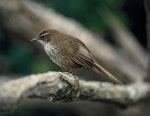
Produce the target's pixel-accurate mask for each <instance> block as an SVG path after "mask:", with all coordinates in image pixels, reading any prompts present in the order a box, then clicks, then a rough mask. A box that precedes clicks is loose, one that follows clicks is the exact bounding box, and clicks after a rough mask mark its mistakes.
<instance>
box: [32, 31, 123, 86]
mask: <svg viewBox="0 0 150 116" xmlns="http://www.w3.org/2000/svg"><path fill="white" fill-rule="evenodd" d="M34 40H38V41H39V42H40V43H42V45H43V46H44V49H45V51H46V53H47V55H48V56H49V57H50V59H51V60H52V61H53V62H54V63H56V64H57V65H59V66H60V67H62V68H65V69H68V70H69V71H72V70H75V69H78V68H81V67H85V68H88V69H91V70H93V71H95V72H97V73H102V74H103V75H105V76H106V77H108V78H110V79H111V80H113V81H115V82H117V83H120V84H121V82H120V81H119V80H118V79H116V78H115V77H114V76H113V75H112V74H111V73H109V72H108V71H107V70H106V69H104V68H103V67H102V66H100V65H99V64H98V63H97V62H96V60H95V59H94V58H93V57H92V56H91V54H90V51H89V50H88V48H87V47H86V46H85V44H84V43H83V42H81V41H80V40H79V39H77V38H75V37H73V36H70V35H67V34H64V33H61V32H59V31H57V30H54V29H45V30H42V31H41V32H40V33H39V34H38V36H37V37H35V38H33V39H32V41H34Z"/></svg>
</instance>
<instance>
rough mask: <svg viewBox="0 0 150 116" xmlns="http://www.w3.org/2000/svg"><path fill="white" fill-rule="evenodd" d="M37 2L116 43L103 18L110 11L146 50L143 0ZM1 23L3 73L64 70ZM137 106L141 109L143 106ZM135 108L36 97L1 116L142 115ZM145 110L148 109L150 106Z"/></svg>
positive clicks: (15, 73) (20, 74)
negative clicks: (56, 100)
mask: <svg viewBox="0 0 150 116" xmlns="http://www.w3.org/2000/svg"><path fill="white" fill-rule="evenodd" d="M18 2H19V1H18ZM34 2H38V3H39V4H41V5H43V7H46V8H51V9H54V10H55V11H57V12H58V13H60V14H62V15H64V16H65V17H67V18H71V19H73V20H76V21H77V22H79V23H80V24H81V25H83V26H84V27H85V28H87V29H89V30H90V31H91V32H92V33H94V34H96V35H98V36H101V37H103V38H104V39H105V41H107V42H109V43H110V44H112V45H113V44H115V43H114V37H113V36H112V29H111V28H110V25H109V24H108V23H107V21H106V20H105V18H104V17H103V13H104V11H105V10H108V11H111V13H112V14H113V15H114V16H115V17H117V19H118V20H119V21H120V22H121V23H122V24H123V25H124V26H125V27H126V28H127V29H128V30H129V31H130V32H131V33H132V34H133V35H134V36H135V37H136V39H137V40H138V41H139V42H140V43H141V45H142V46H143V47H144V49H147V42H146V41H147V40H146V30H145V29H146V27H145V25H146V23H145V22H146V21H145V10H144V4H143V0H63V1H62V0H34ZM12 5H13V4H12ZM1 12H2V11H1ZM7 15H10V14H7ZM41 17H42V14H41ZM10 20H11V19H10ZM6 23H7V22H6ZM0 24H1V26H0V74H1V75H11V76H12V78H13V77H14V78H16V77H17V76H24V75H29V74H32V73H42V72H47V71H50V70H52V71H58V70H60V71H63V69H61V68H59V67H58V66H56V65H55V64H54V63H52V62H51V61H50V60H49V59H48V58H47V59H48V60H45V57H47V56H46V54H45V53H44V52H43V53H39V52H37V51H36V50H35V49H34V45H33V44H30V43H29V41H28V42H26V44H24V41H22V40H19V39H21V38H19V37H21V36H18V38H19V39H14V37H13V36H14V35H13V36H12V35H11V34H9V30H8V29H7V28H5V26H4V24H3V23H1V21H0ZM16 25H17V22H16V23H14V24H13V26H14V27H15V26H16ZM16 35H17V34H16ZM29 39H30V38H29ZM31 46H32V47H31ZM37 102H38V103H37ZM39 104H40V105H39ZM136 107H138V108H139V107H142V106H141V105H140V106H136ZM136 107H131V108H130V109H125V110H121V109H119V108H117V107H115V106H113V105H110V104H104V103H96V102H94V103H93V102H92V103H91V102H75V103H47V102H46V101H44V100H43V101H37V100H34V101H32V103H31V101H30V100H27V101H26V102H25V103H23V105H20V106H19V107H18V108H17V109H15V110H14V111H13V112H12V113H0V116H26V115H31V116H40V115H45V116H50V115H51V116H83V115H85V116H99V115H101V116H114V115H118V116H123V115H125V116H126V115H132V116H134V115H135V116H138V115H139V116H140V115H142V112H140V111H139V110H138V108H136ZM144 110H146V111H147V110H148V109H144ZM140 113H141V114H140Z"/></svg>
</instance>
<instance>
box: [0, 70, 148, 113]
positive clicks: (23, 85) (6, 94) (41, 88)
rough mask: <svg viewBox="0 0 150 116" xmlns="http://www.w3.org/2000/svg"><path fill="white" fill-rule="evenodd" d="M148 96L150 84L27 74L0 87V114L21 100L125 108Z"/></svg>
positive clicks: (57, 74) (59, 75)
mask: <svg viewBox="0 0 150 116" xmlns="http://www.w3.org/2000/svg"><path fill="white" fill-rule="evenodd" d="M149 95H150V84H148V83H136V84H131V85H114V84H111V83H105V82H95V81H91V82H90V81H89V82H88V81H84V80H78V78H77V77H75V76H73V75H71V74H69V73H68V74H66V73H61V72H48V73H44V74H35V75H29V76H26V77H24V78H20V79H16V80H11V81H8V82H6V83H3V84H0V111H9V110H12V109H13V108H14V107H15V106H17V105H18V104H19V103H20V102H21V101H23V100H24V99H25V98H40V99H45V100H48V101H49V102H52V101H63V102H70V101H78V100H88V101H99V102H108V103H114V104H115V105H117V106H119V107H121V106H128V105H131V104H133V103H136V102H139V101H142V100H143V99H146V98H148V99H149Z"/></svg>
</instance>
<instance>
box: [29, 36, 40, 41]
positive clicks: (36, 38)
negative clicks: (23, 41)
mask: <svg viewBox="0 0 150 116" xmlns="http://www.w3.org/2000/svg"><path fill="white" fill-rule="evenodd" d="M40 39H41V38H39V37H34V38H32V39H31V40H30V41H31V42H33V41H37V40H40Z"/></svg>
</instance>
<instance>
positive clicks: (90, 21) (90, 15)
mask: <svg viewBox="0 0 150 116" xmlns="http://www.w3.org/2000/svg"><path fill="white" fill-rule="evenodd" d="M35 1H38V2H40V3H42V4H44V5H45V6H47V7H50V8H54V9H55V10H56V11H58V12H59V13H62V14H64V15H65V16H67V17H71V18H73V19H75V20H77V21H79V22H80V23H81V24H83V25H84V26H85V27H87V28H89V29H90V30H92V31H94V32H98V33H99V30H100V31H101V32H103V33H105V32H107V31H108V30H109V26H108V25H107V24H106V22H105V21H104V18H103V17H102V15H101V13H103V11H104V10H105V9H108V10H109V11H111V12H112V13H113V14H114V15H115V16H117V17H118V18H119V19H120V20H121V21H122V22H124V23H127V18H126V17H125V14H124V13H123V12H122V10H120V9H121V7H122V5H123V4H124V0H63V1H60V0H35Z"/></svg>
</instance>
